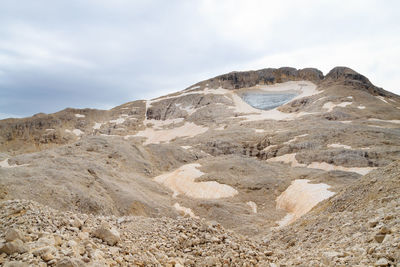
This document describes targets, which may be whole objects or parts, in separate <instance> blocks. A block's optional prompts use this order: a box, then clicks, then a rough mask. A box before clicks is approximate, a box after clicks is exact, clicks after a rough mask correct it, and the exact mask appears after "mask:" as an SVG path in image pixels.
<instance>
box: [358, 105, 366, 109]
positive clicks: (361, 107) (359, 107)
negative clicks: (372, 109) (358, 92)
mask: <svg viewBox="0 0 400 267" xmlns="http://www.w3.org/2000/svg"><path fill="white" fill-rule="evenodd" d="M357 108H358V109H365V108H366V107H365V106H362V105H360V106H358V107H357Z"/></svg>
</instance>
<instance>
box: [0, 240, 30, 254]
mask: <svg viewBox="0 0 400 267" xmlns="http://www.w3.org/2000/svg"><path fill="white" fill-rule="evenodd" d="M26 251H27V248H26V246H25V245H24V242H22V241H21V240H20V239H16V240H13V241H10V242H7V243H6V244H4V245H3V246H2V247H1V248H0V252H4V253H6V254H8V255H10V254H14V253H24V252H26Z"/></svg>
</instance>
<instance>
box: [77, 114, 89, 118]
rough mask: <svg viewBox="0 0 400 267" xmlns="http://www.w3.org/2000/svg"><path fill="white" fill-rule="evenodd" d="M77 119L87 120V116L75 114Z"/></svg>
mask: <svg viewBox="0 0 400 267" xmlns="http://www.w3.org/2000/svg"><path fill="white" fill-rule="evenodd" d="M75 117H77V118H85V117H86V116H85V115H82V114H75Z"/></svg>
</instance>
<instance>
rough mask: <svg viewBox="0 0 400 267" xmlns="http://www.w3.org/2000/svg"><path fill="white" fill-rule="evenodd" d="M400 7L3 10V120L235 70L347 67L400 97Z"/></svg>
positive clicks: (141, 94)
mask: <svg viewBox="0 0 400 267" xmlns="http://www.w3.org/2000/svg"><path fill="white" fill-rule="evenodd" d="M399 10H400V1H398V0H377V1H372V0H346V1H334V0H329V1H328V0H309V1H305V0H304V1H300V0H296V1H294V0H293V1H291V0H286V1H276V0H274V1H268V0H246V1H245V0H242V1H238V0H237V1H235V0H215V1H211V0H168V1H164V0H146V1H145V0H142V1H134V0H108V1H106V0H58V1H54V0H35V1H32V0H19V1H15V0H1V1H0V119H2V118H7V117H25V116H32V115H33V114H36V113H39V112H44V113H52V112H56V111H59V110H62V109H64V108H67V107H73V108H99V109H109V108H112V107H114V106H117V105H120V104H123V103H126V102H129V101H133V100H138V99H151V98H154V97H157V96H161V95H164V94H167V93H171V92H175V91H180V90H183V89H185V88H186V87H188V86H190V85H192V84H194V83H197V82H199V81H201V80H205V79H208V78H211V77H214V76H217V75H220V74H223V73H227V72H231V71H244V70H256V69H262V68H268V67H283V66H290V67H295V68H305V67H315V68H318V69H320V70H321V71H322V72H323V73H324V74H326V73H327V72H329V70H331V69H332V68H334V67H335V66H347V67H350V68H352V69H354V70H356V71H358V72H360V73H361V74H363V75H365V76H367V77H368V78H369V79H370V80H371V82H372V83H374V84H375V85H376V86H379V87H383V88H384V89H386V90H389V91H391V92H394V93H397V94H400V45H399V44H400V16H399V14H398V12H399Z"/></svg>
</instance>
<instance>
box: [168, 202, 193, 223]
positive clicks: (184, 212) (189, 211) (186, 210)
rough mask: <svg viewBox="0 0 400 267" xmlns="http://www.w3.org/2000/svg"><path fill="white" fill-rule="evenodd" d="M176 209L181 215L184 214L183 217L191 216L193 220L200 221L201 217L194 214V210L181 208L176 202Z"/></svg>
mask: <svg viewBox="0 0 400 267" xmlns="http://www.w3.org/2000/svg"><path fill="white" fill-rule="evenodd" d="M174 208H175V209H176V210H177V211H178V212H179V213H182V215H189V216H190V217H192V218H195V219H199V216H196V215H195V214H194V212H193V211H192V209H190V208H185V207H183V206H181V205H180V204H179V203H178V202H176V203H175V204H174Z"/></svg>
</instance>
